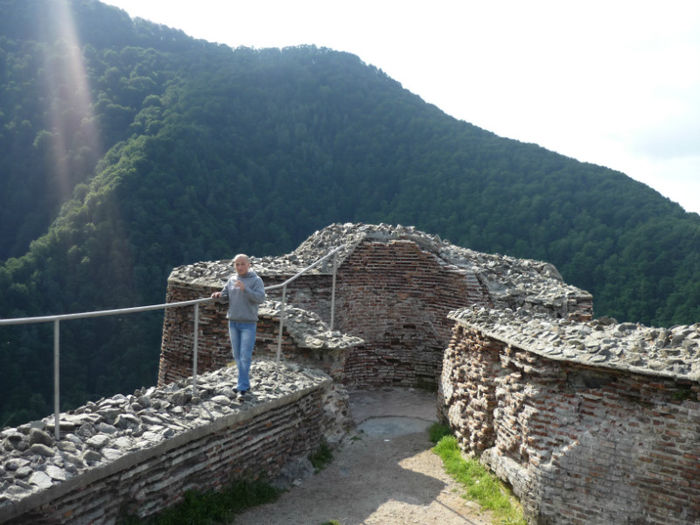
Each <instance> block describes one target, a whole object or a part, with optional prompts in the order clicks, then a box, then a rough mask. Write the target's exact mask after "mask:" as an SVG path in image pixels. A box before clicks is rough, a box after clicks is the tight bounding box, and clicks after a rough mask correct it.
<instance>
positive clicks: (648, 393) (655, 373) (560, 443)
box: [439, 307, 700, 524]
mask: <svg viewBox="0 0 700 525" xmlns="http://www.w3.org/2000/svg"><path fill="white" fill-rule="evenodd" d="M450 318H451V319H452V320H454V321H455V326H454V328H453V336H452V340H451V341H450V344H449V346H448V348H447V350H446V351H445V356H444V361H443V370H442V380H441V382H440V386H441V391H440V396H439V397H440V409H441V411H442V413H443V415H444V417H445V418H446V419H447V420H448V421H449V423H450V426H451V427H452V428H453V430H454V431H455V434H456V436H457V438H458V441H459V443H460V446H461V448H462V449H463V450H464V451H465V452H467V453H468V454H470V455H475V456H478V457H480V459H481V461H482V462H483V463H485V464H487V465H488V466H489V467H490V468H491V469H492V470H493V471H494V472H496V473H497V474H498V475H499V477H500V478H501V479H503V480H504V481H506V482H508V483H509V484H510V485H511V486H512V487H513V490H514V492H515V494H516V495H517V496H518V497H519V498H520V501H521V503H522V505H523V509H524V510H525V513H526V516H528V518H529V520H530V521H531V522H532V523H545V524H548V523H586V524H588V523H596V524H598V523H599V524H608V523H659V524H661V523H663V524H697V523H700V402H698V399H699V396H700V323H698V324H694V325H691V326H675V327H673V328H668V329H667V328H651V327H646V326H642V325H639V324H635V323H617V322H615V321H614V320H612V319H593V320H590V321H587V322H580V321H571V320H566V319H561V318H559V319H557V318H552V317H551V316H547V315H543V314H536V313H534V314H533V313H532V312H530V311H527V310H524V309H518V310H515V311H513V310H510V309H505V310H494V309H486V308H478V307H471V308H463V309H460V310H455V311H453V312H451V313H450Z"/></svg>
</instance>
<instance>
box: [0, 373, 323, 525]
mask: <svg viewBox="0 0 700 525" xmlns="http://www.w3.org/2000/svg"><path fill="white" fill-rule="evenodd" d="M329 382H330V381H329V380H326V382H323V383H319V384H318V385H317V386H316V387H312V388H307V389H304V390H298V391H296V392H294V393H292V394H288V395H286V396H284V397H280V398H278V399H275V400H271V401H269V402H267V403H265V404H263V405H256V406H254V407H252V408H250V409H248V410H241V411H240V412H237V413H233V414H230V415H227V416H223V417H220V418H218V419H214V420H213V421H212V422H210V423H209V424H207V425H204V426H202V427H199V428H196V429H193V430H190V431H187V432H184V433H182V434H178V435H176V436H174V437H171V438H169V439H162V440H161V441H160V442H158V443H156V444H154V445H153V446H152V447H150V448H145V449H141V450H140V451H138V452H132V453H129V454H128V455H126V456H123V457H121V458H119V459H117V460H115V461H113V462H111V463H108V464H106V465H104V466H101V467H95V468H93V469H91V470H90V471H88V472H85V473H84V474H80V475H78V476H76V477H73V478H71V479H69V480H68V481H64V482H62V483H61V484H59V485H57V486H54V487H51V488H49V489H47V490H45V491H43V492H40V493H38V494H35V495H33V496H29V497H27V498H25V499H24V500H22V501H21V502H19V503H17V504H15V505H14V506H12V507H11V508H10V509H9V511H11V512H12V516H10V515H9V514H7V512H8V509H3V513H2V514H0V521H3V522H5V521H4V519H7V518H9V519H10V521H8V523H13V524H27V525H29V524H31V525H35V524H37V523H47V524H48V523H115V521H116V519H117V517H118V516H119V515H120V513H121V512H129V513H131V514H136V515H138V516H140V517H146V516H149V515H151V514H154V513H156V512H159V511H161V510H163V509H165V508H167V507H169V506H171V505H174V504H176V503H178V502H179V501H181V500H182V498H183V494H184V493H185V491H187V490H190V489H195V490H197V491H202V492H204V491H207V490H216V489H220V488H222V487H223V486H224V485H225V484H226V483H228V482H229V481H231V480H236V479H245V480H248V481H250V480H253V479H259V478H268V479H272V478H274V477H275V476H276V475H277V474H279V472H280V470H281V468H282V467H283V466H284V465H285V464H286V463H287V462H288V461H290V460H291V459H293V458H296V457H302V456H306V455H308V454H309V453H311V452H312V451H314V450H316V449H317V448H318V446H319V445H320V440H321V438H322V436H323V428H322V423H321V421H322V418H323V409H322V398H323V395H324V389H325V388H327V387H328V386H329V385H328V383H329Z"/></svg>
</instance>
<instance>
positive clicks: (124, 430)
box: [0, 360, 347, 521]
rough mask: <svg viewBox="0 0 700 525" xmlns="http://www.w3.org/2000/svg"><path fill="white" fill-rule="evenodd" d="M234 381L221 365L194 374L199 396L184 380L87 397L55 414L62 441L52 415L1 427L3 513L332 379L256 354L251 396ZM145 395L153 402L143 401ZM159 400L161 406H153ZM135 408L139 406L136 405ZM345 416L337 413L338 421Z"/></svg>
mask: <svg viewBox="0 0 700 525" xmlns="http://www.w3.org/2000/svg"><path fill="white" fill-rule="evenodd" d="M236 379H237V377H236V369H235V368H234V367H231V368H223V369H220V370H217V371H214V372H211V373H208V374H202V375H200V376H199V377H198V383H197V395H196V396H193V395H192V381H191V379H189V380H183V381H179V382H177V383H171V384H169V385H166V386H164V387H162V388H149V389H148V390H147V392H137V393H135V394H134V395H129V396H123V395H121V394H120V395H117V396H114V397H112V398H109V399H103V400H101V401H99V402H97V403H87V404H86V405H84V406H81V407H79V408H77V409H76V410H74V411H71V412H70V413H64V414H61V415H60V424H61V428H64V422H65V424H66V425H65V427H66V428H67V427H71V428H73V429H75V431H74V432H65V431H64V432H65V433H63V434H62V435H61V438H60V440H59V441H55V438H54V437H53V434H51V433H49V431H50V430H52V429H53V426H52V425H53V416H50V417H47V418H45V419H44V420H42V421H39V422H34V423H32V424H26V425H22V426H20V427H18V428H6V429H3V430H2V431H0V443H2V445H3V446H2V450H0V487H2V490H0V518H1V517H2V515H3V514H2V510H3V508H4V507H5V506H7V505H12V504H13V503H15V502H17V501H19V500H21V499H22V498H25V497H27V496H28V495H30V494H33V493H35V492H36V491H42V490H45V489H48V488H50V487H52V486H53V485H54V484H57V483H61V482H63V481H65V480H69V479H71V478H73V477H75V476H78V475H80V474H82V473H85V472H86V471H88V470H90V469H91V468H94V467H97V466H101V465H105V464H108V463H109V462H111V461H114V460H116V459H118V458H120V457H122V456H124V455H126V454H128V453H129V452H133V451H135V450H138V449H141V448H143V447H150V446H153V445H154V444H157V443H159V442H161V441H163V440H166V439H169V438H171V437H173V436H175V435H177V434H180V433H182V432H185V431H188V430H191V429H194V428H197V427H199V426H201V425H203V424H206V423H208V422H211V421H212V420H214V419H216V418H217V417H220V416H223V415H226V414H230V413H232V412H234V411H245V410H249V409H251V408H254V407H258V406H259V405H264V404H265V403H268V402H270V401H273V400H275V399H278V398H281V397H284V396H287V395H290V394H293V393H294V392H297V391H300V390H304V389H308V388H311V387H316V386H319V385H321V384H329V383H330V382H331V380H330V378H329V377H328V376H327V375H325V374H324V373H322V372H320V371H318V370H313V369H305V368H302V367H299V366H294V365H287V364H284V363H281V364H276V363H274V362H269V361H262V360H258V361H254V362H253V365H252V371H251V379H252V383H253V384H252V395H249V396H246V398H245V400H244V401H243V402H241V401H239V400H237V399H236V396H235V393H234V391H233V389H234V387H235V385H236ZM345 395H347V393H345ZM146 397H148V399H149V400H150V402H147V401H145V399H146ZM149 405H150V406H149ZM156 405H158V406H160V407H161V408H160V409H156V408H153V407H154V406H156ZM136 406H138V407H139V409H138V411H136V410H134V407H136ZM261 408H262V407H261ZM115 411H116V412H115ZM115 413H116V414H117V415H115ZM331 413H332V411H330V412H329V411H327V414H331ZM346 416H347V415H346V414H338V417H339V418H341V419H342V418H343V417H346ZM109 421H113V422H114V423H115V424H114V425H111V424H110V423H108V422H109ZM0 521H1V519H0Z"/></svg>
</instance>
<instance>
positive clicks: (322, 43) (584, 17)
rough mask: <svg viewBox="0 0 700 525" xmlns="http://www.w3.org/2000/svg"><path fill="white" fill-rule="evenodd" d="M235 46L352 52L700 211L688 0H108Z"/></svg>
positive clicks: (696, 75) (697, 71) (698, 57)
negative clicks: (308, 47) (305, 47)
mask: <svg viewBox="0 0 700 525" xmlns="http://www.w3.org/2000/svg"><path fill="white" fill-rule="evenodd" d="M105 3H107V4H111V5H115V6H118V7H120V8H122V9H124V10H125V11H126V12H127V13H129V14H130V15H131V16H132V17H141V18H145V19H147V20H151V21H153V22H156V23H159V24H164V25H167V26H169V27H174V28H177V29H181V30H183V31H184V32H185V33H187V34H188V35H190V36H193V37H195V38H201V39H205V40H208V41H210V42H219V43H223V44H227V45H229V46H231V47H234V48H235V47H238V46H248V47H255V48H265V47H285V46H294V45H301V44H314V45H316V46H318V47H328V48H331V49H335V50H338V51H347V52H350V53H353V54H355V55H357V56H359V57H360V58H361V59H362V60H363V61H364V62H366V63H368V64H372V65H374V66H376V67H378V68H379V69H381V70H383V71H384V72H385V73H387V74H388V75H389V76H390V77H392V78H393V79H395V80H397V81H398V82H400V83H401V84H402V85H403V87H404V88H406V89H408V90H409V91H411V92H413V93H415V94H417V95H419V96H420V97H421V98H422V99H423V100H425V101H426V102H429V103H431V104H435V105H436V106H438V107H439V108H440V109H442V110H443V111H445V112H446V113H448V114H450V115H452V116H454V117H456V118H458V119H461V120H465V121H467V122H470V123H472V124H474V125H476V126H479V127H481V128H484V129H487V130H489V131H492V132H494V133H496V134H498V135H500V136H503V137H508V138H513V139H517V140H520V141H522V142H532V143H536V144H539V145H540V146H543V147H545V148H547V149H549V150H552V151H556V152H558V153H561V154H563V155H567V156H569V157H574V158H576V159H578V160H581V161H585V162H591V163H594V164H599V165H603V166H607V167H609V168H613V169H616V170H619V171H621V172H623V173H625V174H627V175H629V176H630V177H632V178H634V179H637V180H639V181H642V182H644V183H645V184H648V185H649V186H651V187H653V188H654V189H656V190H657V191H659V192H660V193H662V194H663V195H665V196H667V197H669V198H670V199H671V200H673V201H675V202H678V203H679V204H681V206H683V207H684V208H685V209H686V210H687V211H693V212H697V213H700V2H697V1H695V0H666V1H665V2H660V1H658V0H654V1H649V0H636V1H629V0H588V1H586V2H574V1H566V0H550V1H544V0H529V1H523V0H488V1H485V0H461V1H459V0H431V1H427V0H422V1H414V0H353V1H346V0H343V1H341V0H245V1H239V0H196V1H195V0H105Z"/></svg>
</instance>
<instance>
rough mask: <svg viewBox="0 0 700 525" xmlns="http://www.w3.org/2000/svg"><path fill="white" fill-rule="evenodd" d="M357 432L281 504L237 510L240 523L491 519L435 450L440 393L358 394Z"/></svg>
mask: <svg viewBox="0 0 700 525" xmlns="http://www.w3.org/2000/svg"><path fill="white" fill-rule="evenodd" d="M350 399H351V407H352V412H353V418H354V420H355V422H356V423H357V424H358V427H357V431H356V432H354V433H353V434H352V435H351V436H349V437H348V438H346V439H345V440H344V442H343V444H342V446H341V447H340V448H339V449H338V450H335V451H334V459H333V461H332V462H331V463H330V464H329V465H328V466H327V467H326V468H325V469H324V470H322V471H321V472H319V473H318V474H315V475H313V476H311V477H309V478H307V479H305V480H304V481H303V482H302V483H300V484H299V485H298V486H295V487H293V488H291V489H290V490H289V491H287V492H285V493H284V494H283V495H282V496H281V497H280V498H279V499H278V500H277V501H276V502H275V503H272V504H269V505H261V506H259V507H255V508H253V509H250V510H249V511H247V512H245V513H244V514H241V515H239V516H236V519H235V521H234V523H235V525H266V524H270V525H280V524H289V525H320V524H322V523H325V522H327V521H330V520H337V521H338V522H339V523H341V524H342V525H359V524H367V525H369V524H382V525H394V524H396V525H402V524H420V525H432V524H435V525H458V524H459V525H463V524H469V525H472V524H473V525H485V524H488V523H490V520H489V518H488V515H487V514H486V513H482V512H481V511H480V510H479V507H478V505H476V504H475V503H472V502H469V501H467V500H465V499H464V498H462V497H461V495H460V494H462V492H463V491H462V490H461V489H460V487H459V486H458V485H457V484H456V483H455V482H454V481H453V480H452V478H450V477H449V476H448V475H447V474H445V472H444V470H443V467H442V461H441V460H440V458H439V457H438V456H436V455H435V454H434V453H433V452H432V451H431V450H430V448H431V447H432V443H431V442H430V440H429V439H428V435H427V428H428V427H429V426H430V424H432V423H433V422H434V421H435V420H436V414H435V395H434V394H429V393H426V392H422V391H414V390H403V389H385V390H380V391H371V392H370V391H362V392H355V393H353V394H351V398H350Z"/></svg>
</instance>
